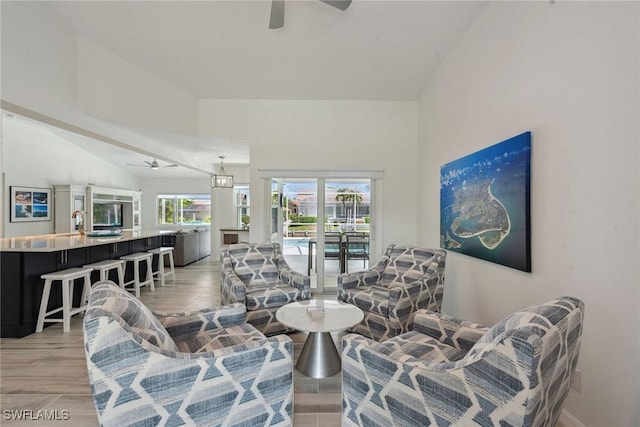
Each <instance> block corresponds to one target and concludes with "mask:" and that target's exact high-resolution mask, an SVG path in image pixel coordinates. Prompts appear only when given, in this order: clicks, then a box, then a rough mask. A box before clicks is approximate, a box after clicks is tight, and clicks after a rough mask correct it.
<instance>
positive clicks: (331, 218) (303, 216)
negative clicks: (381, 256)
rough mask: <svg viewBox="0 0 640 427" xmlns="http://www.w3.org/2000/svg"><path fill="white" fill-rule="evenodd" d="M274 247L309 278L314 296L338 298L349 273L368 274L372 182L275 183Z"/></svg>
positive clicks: (319, 180) (304, 180)
mask: <svg viewBox="0 0 640 427" xmlns="http://www.w3.org/2000/svg"><path fill="white" fill-rule="evenodd" d="M270 182H271V186H270V192H271V194H270V201H271V212H270V221H271V226H270V229H271V230H270V231H271V241H273V242H280V243H281V244H282V249H283V253H284V256H285V259H286V260H287V263H288V264H289V265H290V266H291V267H292V268H293V269H294V270H296V271H299V272H301V273H305V274H308V275H310V276H311V283H312V285H311V286H312V291H313V292H314V293H321V294H322V293H324V294H331V293H335V292H336V288H337V278H338V275H339V274H342V273H345V272H353V271H359V270H362V269H364V268H368V266H369V260H370V252H371V236H372V234H371V225H372V218H371V213H372V212H374V209H372V199H373V197H372V192H371V189H372V183H373V180H371V179H369V178H358V179H356V178H349V179H336V178H321V177H316V178H272V179H271V180H270Z"/></svg>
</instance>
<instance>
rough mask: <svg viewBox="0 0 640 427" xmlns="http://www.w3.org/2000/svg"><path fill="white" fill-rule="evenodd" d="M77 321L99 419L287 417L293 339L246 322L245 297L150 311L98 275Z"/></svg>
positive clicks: (282, 420)
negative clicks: (190, 309) (198, 307)
mask: <svg viewBox="0 0 640 427" xmlns="http://www.w3.org/2000/svg"><path fill="white" fill-rule="evenodd" d="M83 326H84V327H83V331H84V344H85V345H84V348H85V353H86V359H87V368H88V371H89V383H90V384H91V391H92V394H93V400H94V404H95V407H96V410H97V414H98V421H99V423H100V425H101V426H114V427H121V426H132V425H136V426H143V425H144V426H157V425H172V426H173V425H175V426H177V425H192V426H212V425H221V424H224V425H229V426H236V425H260V426H263V425H278V426H281V425H283V426H290V425H292V413H293V343H292V341H291V339H290V338H289V337H288V336H286V335H279V336H276V337H271V338H266V337H265V336H264V335H263V334H262V333H261V332H260V331H258V330H257V329H256V328H254V327H253V326H251V325H249V324H247V323H246V322H245V308H244V306H243V305H242V304H234V305H230V306H224V307H218V308H213V309H205V310H199V311H195V312H192V313H160V312H152V311H151V310H149V309H148V308H147V307H146V306H145V305H144V304H142V302H140V300H138V299H137V298H135V297H134V296H132V295H130V294H129V293H128V292H127V291H125V290H123V289H121V288H120V287H119V286H117V285H116V284H115V283H113V282H110V281H104V282H99V283H98V284H96V285H94V287H93V289H92V292H91V296H90V301H89V307H88V309H87V312H86V315H85V318H84V322H83Z"/></svg>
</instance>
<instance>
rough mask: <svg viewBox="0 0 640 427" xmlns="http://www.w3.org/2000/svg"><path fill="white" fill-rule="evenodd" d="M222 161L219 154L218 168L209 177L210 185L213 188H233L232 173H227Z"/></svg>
mask: <svg viewBox="0 0 640 427" xmlns="http://www.w3.org/2000/svg"><path fill="white" fill-rule="evenodd" d="M223 162H224V156H220V170H219V171H218V173H217V174H215V175H213V176H212V177H211V187H213V188H233V175H229V174H227V171H225V170H224V163H223Z"/></svg>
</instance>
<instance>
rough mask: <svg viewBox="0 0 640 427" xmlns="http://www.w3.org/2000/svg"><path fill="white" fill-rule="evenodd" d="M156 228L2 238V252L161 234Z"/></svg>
mask: <svg viewBox="0 0 640 427" xmlns="http://www.w3.org/2000/svg"><path fill="white" fill-rule="evenodd" d="M161 234H162V233H159V232H158V231H156V230H152V231H144V230H136V231H123V232H122V235H121V236H105V237H88V236H81V235H80V234H78V233H63V234H42V235H38V236H21V237H7V238H4V239H0V251H2V252H56V251H64V250H68V249H76V248H85V247H88V246H98V245H105V244H109V243H113V242H126V241H128V240H136V239H144V238H146V237H156V236H160V235H161Z"/></svg>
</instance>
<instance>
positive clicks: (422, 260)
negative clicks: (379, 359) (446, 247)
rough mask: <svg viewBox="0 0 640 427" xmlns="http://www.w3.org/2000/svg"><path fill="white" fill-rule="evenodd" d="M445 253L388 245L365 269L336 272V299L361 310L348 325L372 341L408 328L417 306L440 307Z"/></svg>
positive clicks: (419, 307)
mask: <svg viewBox="0 0 640 427" xmlns="http://www.w3.org/2000/svg"><path fill="white" fill-rule="evenodd" d="M446 258H447V253H446V252H445V251H443V250H441V249H426V248H418V247H415V246H396V245H389V246H388V247H387V250H386V251H385V252H384V255H383V256H382V258H380V260H379V261H378V263H377V264H376V265H374V266H373V267H371V268H370V269H368V270H363V271H358V272H355V273H348V274H342V275H340V276H338V299H339V300H341V301H344V302H347V303H350V304H353V305H355V306H357V307H359V308H360V309H361V310H362V311H363V312H364V319H363V320H362V322H360V324H358V325H356V326H354V327H353V328H351V329H350V331H352V332H357V333H359V334H361V335H364V336H366V337H369V338H372V339H375V340H376V341H384V340H386V339H388V338H391V337H395V336H397V335H400V334H402V333H404V332H407V331H409V330H411V326H412V324H413V317H414V315H415V313H416V311H418V310H419V309H428V310H432V311H440V307H441V305H442V293H443V290H444V266H445V261H446Z"/></svg>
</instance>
